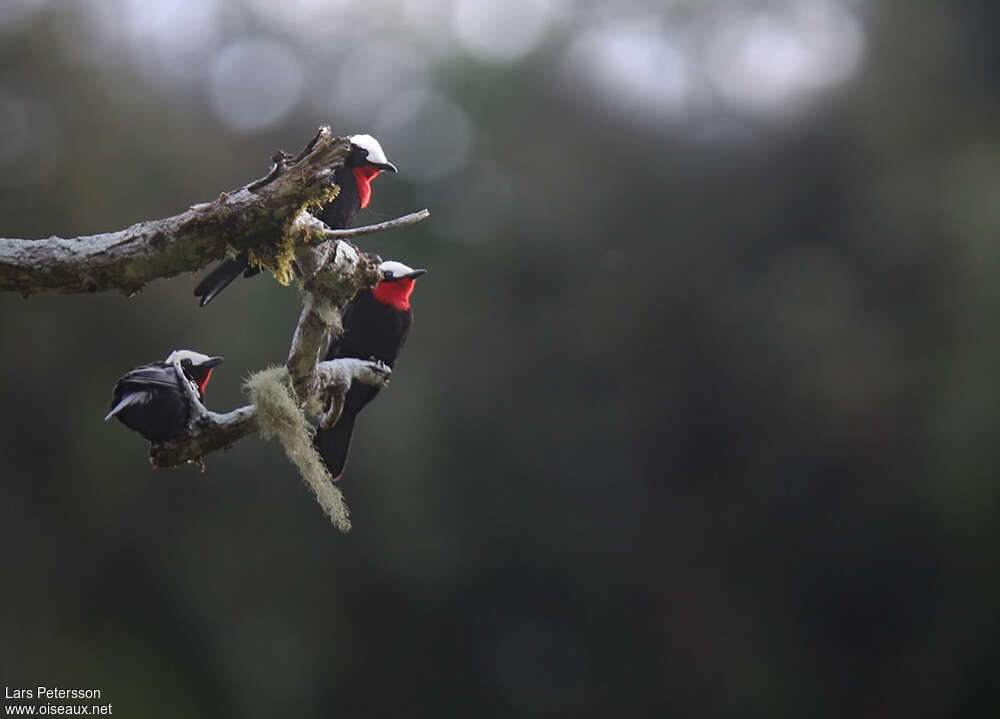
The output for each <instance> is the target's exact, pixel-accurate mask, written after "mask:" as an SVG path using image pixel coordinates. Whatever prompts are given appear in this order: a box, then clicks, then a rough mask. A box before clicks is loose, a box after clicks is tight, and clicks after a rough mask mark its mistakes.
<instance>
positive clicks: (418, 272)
mask: <svg viewBox="0 0 1000 719" xmlns="http://www.w3.org/2000/svg"><path fill="white" fill-rule="evenodd" d="M424 274H427V270H413V272H407V273H406V274H405V275H403V276H402V277H401V278H400V279H408V280H415V279H417V278H418V277H420V275H424Z"/></svg>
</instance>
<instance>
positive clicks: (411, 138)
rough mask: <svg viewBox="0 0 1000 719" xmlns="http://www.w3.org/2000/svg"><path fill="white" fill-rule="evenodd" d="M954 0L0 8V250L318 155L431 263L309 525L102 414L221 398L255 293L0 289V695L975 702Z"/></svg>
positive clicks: (277, 314)
mask: <svg viewBox="0 0 1000 719" xmlns="http://www.w3.org/2000/svg"><path fill="white" fill-rule="evenodd" d="M501 6H504V7H508V6H509V7H513V8H514V10H516V12H517V13H518V14H517V16H516V17H517V20H516V22H513V24H505V22H506V21H505V20H504V18H505V16H504V14H503V13H502V12H499V11H498V10H497V8H498V7H501ZM996 7H997V6H996V4H995V3H990V2H985V1H978V2H976V1H972V0H967V1H965V2H952V3H947V4H946V3H934V2H910V3H879V2H874V1H872V2H850V1H849V0H843V1H842V2H836V1H835V0H799V1H797V2H786V3H770V2H767V3H764V2H762V3H731V2H721V1H720V2H716V3H692V2H675V3H669V4H660V3H655V2H652V1H650V2H648V3H643V2H632V3H616V4H615V5H610V4H608V5H606V6H604V5H601V4H599V3H580V4H576V3H563V2H556V1H555V0H549V1H547V2H544V1H543V0H518V2H513V3H512V4H511V3H508V4H507V5H503V4H500V5H494V4H491V3H478V4H477V3H470V2H468V1H461V0H460V1H459V2H455V3H452V2H450V1H446V0H440V1H438V2H428V3H425V4H419V3H416V4H415V3H398V4H397V3H390V2H369V3H358V4H356V5H355V4H353V3H351V2H348V1H347V0H339V1H335V2H330V3H326V4H324V3H322V2H319V1H318V0H296V2H291V3H275V4H273V7H272V4H270V3H266V2H263V0H246V1H245V2H243V3H237V2H223V1H222V0H217V1H216V2H204V3H202V2H193V1H189V0H174V1H173V2H166V3H140V2H137V1H135V0H114V1H113V2H108V3H93V4H91V3H85V2H82V0H79V1H74V2H65V3H55V2H52V3H49V2H46V1H45V0H16V1H13V0H12V1H11V2H9V3H5V4H4V7H3V9H2V10H0V234H3V235H5V236H12V237H18V236H20V237H41V236H46V235H49V234H60V235H64V236H73V235H78V234H86V233H92V232H99V231H103V230H110V229H117V228H119V227H123V226H125V225H127V224H130V223H132V222H135V221H138V220H141V219H147V218H151V217H159V216H165V215H169V214H173V213H175V212H177V211H180V210H182V209H183V208H185V207H186V206H188V205H189V204H192V203H194V202H198V201H203V200H206V199H210V198H212V197H214V196H215V195H216V194H217V193H218V192H219V191H221V190H225V189H230V188H233V187H237V186H239V185H240V184H242V183H244V182H246V181H249V180H250V179H252V178H254V177H257V176H260V175H261V174H263V172H264V171H265V170H266V169H267V158H268V157H269V156H270V155H271V153H272V152H273V151H274V150H275V149H277V148H279V147H280V148H283V149H286V150H289V151H297V150H298V149H299V148H300V147H301V146H302V144H304V142H305V141H306V140H307V139H308V138H309V137H310V136H311V134H312V133H313V132H314V130H315V128H316V126H317V125H319V124H321V123H329V124H331V125H332V126H333V127H334V128H335V129H336V130H338V131H340V132H343V133H344V134H346V133H349V132H353V131H359V130H361V131H364V130H371V131H372V132H374V133H376V134H377V135H378V136H379V137H380V138H381V139H382V140H383V142H384V145H385V147H386V150H387V153H388V155H389V157H390V159H393V160H394V161H395V162H396V163H397V164H398V165H400V168H401V170H402V172H401V174H400V175H399V176H398V177H396V176H391V177H385V178H382V179H380V180H379V182H378V183H377V187H376V194H375V200H374V202H373V205H372V208H371V210H370V211H368V212H367V215H366V219H367V220H369V221H377V220H381V219H387V218H389V217H392V216H395V215H398V214H402V213H403V212H406V211H410V210H413V209H417V208H419V207H423V206H428V207H430V208H431V209H432V211H433V213H434V214H433V217H432V218H431V220H429V221H428V222H426V223H424V224H422V225H419V226H418V227H416V228H413V229H409V230H405V231H401V232H397V233H392V234H385V235H380V236H376V237H373V238H366V239H364V240H363V242H362V243H361V245H362V246H363V247H364V248H365V249H369V250H371V251H375V252H378V253H380V254H382V255H383V256H384V257H387V258H393V259H400V260H403V261H405V262H407V263H408V264H411V265H413V266H421V267H424V266H426V267H429V268H430V270H431V272H430V273H429V274H428V276H427V277H426V278H425V279H424V280H422V281H421V283H420V286H419V287H418V290H417V293H416V295H415V298H414V300H415V301H414V304H415V309H416V314H417V318H416V325H415V328H414V332H413V334H412V335H411V339H410V342H409V344H408V346H407V348H406V350H405V352H404V354H403V357H402V359H401V361H400V363H399V365H398V367H397V371H396V373H395V374H394V375H393V380H392V386H391V389H390V390H389V391H387V392H385V393H384V394H383V396H381V397H380V398H379V399H378V401H377V402H376V403H374V404H373V405H372V406H371V407H370V408H369V409H368V410H367V411H366V413H365V415H364V416H363V417H362V420H361V421H360V423H359V430H358V433H357V434H356V439H355V446H354V448H353V453H352V457H351V463H350V465H349V471H348V474H347V476H346V478H345V480H344V482H343V487H342V488H343V489H344V491H345V492H346V494H347V496H348V500H349V502H350V504H351V507H352V510H353V517H354V522H355V528H354V530H353V531H352V532H351V533H350V534H348V535H346V536H345V535H340V534H338V533H337V532H336V531H335V530H334V529H333V528H332V527H331V526H330V525H329V523H328V522H327V520H326V519H325V518H324V517H323V516H322V514H321V512H320V510H319V508H318V507H317V505H316V504H315V502H314V501H313V500H312V498H311V497H310V496H309V494H308V492H307V491H306V489H305V488H304V486H303V485H302V483H301V482H300V481H299V479H298V478H297V476H296V474H295V471H294V469H293V468H292V467H291V465H289V464H288V462H287V461H286V460H285V458H284V457H283V455H282V452H281V450H280V448H279V447H278V446H277V445H276V444H274V443H266V444H265V443H262V442H260V441H258V440H256V439H251V440H247V441H245V442H243V443H241V444H240V445H239V446H238V447H237V448H236V449H234V450H232V451H230V452H227V453H224V454H219V455H215V456H212V457H210V458H209V460H208V468H207V471H206V472H204V473H201V472H199V471H198V470H197V469H194V468H192V469H185V470H179V471H173V472H155V473H154V472H153V471H151V470H150V468H149V466H148V463H147V460H146V448H145V445H144V444H143V443H142V442H141V440H140V439H139V438H138V437H137V436H135V435H132V434H131V433H129V432H127V431H126V430H125V429H124V428H123V427H121V426H120V425H118V424H117V423H108V424H105V423H103V422H102V421H101V417H102V416H103V414H104V412H105V411H106V407H107V403H108V400H109V397H110V391H111V387H112V385H113V383H114V381H115V379H116V378H117V377H118V376H119V375H120V374H121V373H122V372H123V371H124V370H126V369H128V368H129V367H132V366H134V365H136V364H140V363H143V362H148V361H152V360H155V359H158V358H162V357H163V356H165V355H166V354H167V353H168V352H169V351H170V350H171V349H174V348H177V347H190V348H195V349H198V350H201V351H204V352H209V353H213V354H222V355H225V357H226V363H225V364H224V365H223V366H222V368H221V369H220V371H219V372H218V373H217V374H216V379H215V381H214V384H213V386H212V388H211V392H210V394H209V400H210V402H209V404H210V406H212V407H213V408H215V409H228V408H231V407H233V406H235V405H236V404H237V403H240V402H241V400H242V398H241V393H240V390H239V383H240V380H241V378H242V377H244V376H245V375H246V374H247V373H248V372H249V371H251V370H254V369H259V368H261V367H264V366H266V365H268V364H273V363H278V362H281V361H283V359H284V357H285V354H286V352H287V348H288V343H289V340H290V336H291V330H292V328H293V327H294V323H295V321H296V318H297V313H298V300H297V297H296V293H295V292H294V291H293V290H292V289H291V288H282V287H279V286H278V285H276V284H275V283H274V282H273V281H272V280H270V278H257V279H255V280H253V281H240V282H237V283H235V284H234V285H233V286H232V287H231V288H230V289H229V290H228V291H227V292H226V293H225V295H223V296H222V297H221V298H220V299H219V300H217V301H216V302H214V303H213V304H212V305H211V306H210V307H208V308H207V309H205V310H199V308H198V307H197V304H196V302H195V300H194V298H193V297H192V296H191V291H192V288H193V285H194V282H193V280H192V279H191V278H189V277H178V278H174V279H172V280H169V281H160V282H157V283H154V284H153V285H152V286H150V287H149V288H148V289H147V290H146V291H144V292H143V293H142V294H140V295H139V296H137V297H134V298H131V299H126V298H124V297H120V296H112V295H98V296H75V297H56V296H37V297H31V298H30V299H27V300H24V299H22V298H20V297H17V296H14V295H6V296H0V328H2V332H0V336H2V342H3V351H2V352H0V372H2V375H0V376H2V378H3V379H2V383H0V397H2V407H3V410H4V411H3V412H2V414H0V437H2V440H0V447H2V452H3V455H2V465H0V466H2V474H3V481H2V485H0V487H2V488H0V492H2V503H0V517H2V519H0V521H2V526H3V537H4V540H3V556H2V557H0V559H2V562H3V573H2V580H0V581H2V587H3V589H2V599H3V608H2V631H3V637H2V660H3V667H2V674H3V682H4V684H5V685H6V686H10V687H19V686H34V685H35V684H45V685H48V686H63V687H97V688H100V689H101V690H102V691H103V692H104V696H105V698H106V699H107V701H110V702H112V703H113V704H114V706H115V715H116V716H118V715H120V716H142V717H161V716H162V717H178V716H189V717H197V716H206V717H207V716H220V717H227V716H228V717H256V716H261V717H263V716H281V715H288V716H291V715H296V716H321V715H337V716H359V717H360V716H365V717H367V716H429V717H430V716H434V717H440V716H475V717H493V716H496V717H510V716H525V717H541V716H545V717H609V716H629V717H646V716H702V717H721V716H829V717H845V716H857V717H864V716H872V717H875V716H878V717H882V716H889V715H895V716H899V715H909V716H914V715H929V716H960V715H967V716H986V715H989V714H990V713H992V712H991V710H992V711H993V712H995V711H996V709H997V700H996V692H995V686H994V684H995V676H996V673H995V671H996V665H997V648H996V647H997V646H998V641H1000V626H998V623H997V611H996V610H997V606H998V601H1000V582H998V579H1000V570H998V563H997V561H996V556H995V552H996V547H997V539H998V538H997V519H998V509H1000V508H998V503H997V491H996V486H997V484H996V483H997V471H998V465H1000V453H998V451H997V438H998V432H1000V430H998V427H1000V403H998V399H1000V388H998V387H1000V386H998V384H997V382H996V381H995V377H996V372H997V367H998V366H1000V341H998V340H997V332H996V321H995V317H996V314H997V311H998V309H1000V289H998V287H1000V284H998V283H997V281H996V277H997V274H998V271H1000V267H998V262H1000V246H998V243H997V237H998V230H1000V201H998V193H1000V125H998V123H997V116H998V114H997V113H998V110H1000V54H998V50H997V48H998V47H1000V38H998V32H997V28H1000V17H998V12H997V10H996ZM277 8H281V9H280V10H279V9H277ZM477 8H478V9H477ZM484 8H485V9H484ZM664 8H666V9H664ZM494 11H496V12H499V15H498V16H497V17H494V16H492V15H490V13H491V12H494ZM477 13H478V14H477ZM484 13H485V15H484ZM484 18H485V19H484ZM782 28H784V29H782ZM789 28H792V29H791V30H789ZM755 33H756V34H755ZM810 33H811V34H810Z"/></svg>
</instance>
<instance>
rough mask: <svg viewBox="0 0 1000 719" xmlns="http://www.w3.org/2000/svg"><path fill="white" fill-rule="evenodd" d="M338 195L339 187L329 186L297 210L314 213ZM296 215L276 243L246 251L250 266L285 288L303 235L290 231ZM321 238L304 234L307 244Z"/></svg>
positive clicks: (293, 214)
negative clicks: (265, 271) (258, 269)
mask: <svg viewBox="0 0 1000 719" xmlns="http://www.w3.org/2000/svg"><path fill="white" fill-rule="evenodd" d="M339 194H340V187H339V186H338V185H331V186H330V187H329V188H327V189H326V190H324V191H323V192H322V193H321V194H320V195H319V197H316V198H313V199H310V200H307V201H306V202H304V203H303V204H302V205H301V207H300V208H299V210H300V211H301V210H307V211H309V212H316V211H318V210H320V209H321V208H322V207H323V206H324V205H328V204H329V203H331V202H333V201H334V200H335V199H337V195H339ZM297 215H298V212H294V213H292V214H291V216H290V217H291V219H290V220H289V221H288V222H287V223H286V224H285V226H284V228H282V232H281V237H280V238H279V239H278V241H277V242H275V243H273V244H265V245H257V246H256V247H251V248H250V249H248V250H247V256H248V257H249V258H250V264H251V265H252V266H253V267H259V268H261V269H264V270H267V271H268V272H270V273H271V274H272V275H274V279H276V280H277V281H278V284H281V285H285V286H287V285H288V284H289V283H291V281H292V279H293V278H294V276H295V273H294V271H293V269H292V263H293V262H294V261H295V247H296V244H297V240H298V239H299V238H301V237H302V235H303V233H302V232H298V231H293V229H292V223H293V222H294V221H295V217H296V216H297ZM322 237H323V235H322V234H320V233H306V234H305V238H306V241H307V242H310V241H313V240H315V239H321V238H322Z"/></svg>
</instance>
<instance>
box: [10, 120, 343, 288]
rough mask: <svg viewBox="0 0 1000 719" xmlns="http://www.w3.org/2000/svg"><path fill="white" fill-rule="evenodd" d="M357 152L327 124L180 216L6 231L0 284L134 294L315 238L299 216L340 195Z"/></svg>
mask: <svg viewBox="0 0 1000 719" xmlns="http://www.w3.org/2000/svg"><path fill="white" fill-rule="evenodd" d="M349 152H350V142H349V141H348V140H347V139H346V138H343V137H336V136H334V134H333V132H332V131H331V130H330V128H328V127H321V128H320V129H319V131H318V132H317V133H316V136H315V137H314V138H313V139H312V140H310V141H309V143H308V144H307V145H306V147H305V149H304V150H303V151H302V152H301V153H299V155H297V156H296V157H291V156H290V155H287V154H285V153H278V154H276V155H275V156H274V157H273V158H272V161H273V164H272V167H271V170H270V172H268V174H267V175H266V176H265V177H263V178H261V179H259V180H256V181H254V182H251V183H249V184H247V185H246V186H244V187H241V188H239V189H236V190H233V191H231V192H223V193H221V194H220V195H219V197H218V198H217V199H215V200H213V201H212V202H204V203H201V204H198V205H194V206H193V207H191V208H189V209H188V210H187V211H186V212H182V213H181V214H179V215H175V216H173V217H167V218H164V219H160V220H149V221H146V222H139V223H137V224H135V225H132V226H131V227H128V228H126V229H124V230H119V231H117V232H107V233H103V234H99V235H89V236H85V237H76V238H72V239H64V238H61V237H49V238H48V239H41V240H22V239H9V238H0V290H7V291H13V292H20V293H21V294H23V295H25V296H27V295H30V294H34V293H39V292H57V293H77V292H105V291H108V290H120V291H121V292H124V293H126V294H133V293H135V292H138V291H139V290H140V289H142V287H143V286H144V285H145V284H146V283H147V282H149V281H151V280H154V279H157V278H161V277H172V276H174V275H177V274H179V273H181V272H190V271H194V270H197V269H199V268H201V267H204V266H205V265H206V264H208V263H209V262H212V261H213V260H218V259H220V258H221V257H223V256H224V255H225V254H226V252H236V253H239V252H243V251H246V250H252V251H254V252H255V254H262V255H264V256H267V254H268V250H269V249H270V248H274V247H276V246H278V245H281V244H282V243H287V242H289V241H291V244H293V245H294V244H295V243H296V242H297V241H298V240H300V239H301V240H308V239H309V238H310V236H311V235H310V234H309V233H306V231H305V230H306V225H303V224H302V223H299V222H297V221H296V220H297V218H298V217H299V214H300V213H301V212H302V211H303V210H309V209H315V208H318V207H320V206H322V205H323V204H324V203H326V202H329V201H330V200H332V199H333V197H335V196H336V193H337V192H338V191H339V188H338V187H337V185H336V184H335V183H334V170H335V169H336V168H337V167H340V166H342V165H343V163H344V160H345V159H346V157H347V155H348V153H349ZM268 269H271V268H268Z"/></svg>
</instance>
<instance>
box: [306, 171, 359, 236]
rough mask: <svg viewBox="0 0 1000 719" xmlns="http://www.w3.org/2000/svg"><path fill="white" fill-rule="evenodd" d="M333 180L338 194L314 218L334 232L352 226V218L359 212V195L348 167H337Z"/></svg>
mask: <svg viewBox="0 0 1000 719" xmlns="http://www.w3.org/2000/svg"><path fill="white" fill-rule="evenodd" d="M334 178H335V182H336V183H337V186H338V187H340V193H339V194H338V195H337V197H336V198H335V199H334V201H333V202H331V203H330V204H329V205H326V206H325V207H324V208H323V209H322V210H320V212H319V214H317V215H316V217H318V218H319V219H321V220H323V222H325V223H326V224H327V225H329V226H330V227H331V228H332V229H334V230H345V229H347V228H349V227H351V226H352V225H353V224H354V218H356V217H357V216H358V212H360V211H361V195H359V194H358V181H357V179H356V178H355V177H354V172H353V170H352V169H351V168H350V167H346V166H345V167H338V168H337V169H336V171H335V172H334Z"/></svg>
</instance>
